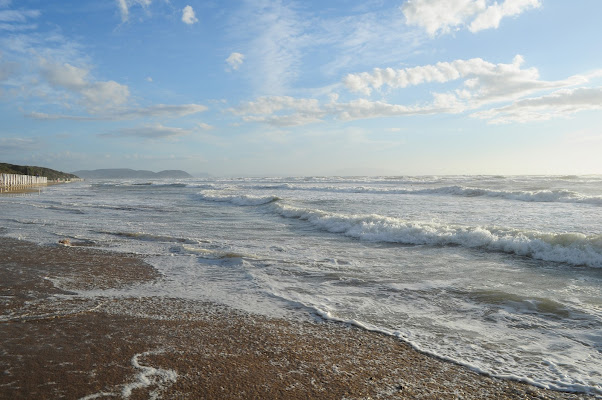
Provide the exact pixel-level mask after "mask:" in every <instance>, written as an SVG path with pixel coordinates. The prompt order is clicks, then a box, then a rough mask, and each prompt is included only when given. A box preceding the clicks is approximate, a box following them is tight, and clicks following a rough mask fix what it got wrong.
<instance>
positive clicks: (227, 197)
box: [199, 190, 280, 206]
mask: <svg viewBox="0 0 602 400" xmlns="http://www.w3.org/2000/svg"><path fill="white" fill-rule="evenodd" d="M199 196H200V197H201V199H203V200H209V201H219V202H227V203H232V204H235V205H237V206H260V205H263V204H268V203H273V202H275V201H278V200H280V197H278V196H253V195H248V194H223V193H221V192H220V191H216V190H206V191H203V192H200V193H199Z"/></svg>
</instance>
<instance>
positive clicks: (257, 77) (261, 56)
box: [232, 1, 312, 95]
mask: <svg viewBox="0 0 602 400" xmlns="http://www.w3.org/2000/svg"><path fill="white" fill-rule="evenodd" d="M283 3H284V2H280V1H275V2H272V1H247V2H245V7H243V9H242V11H241V14H237V15H236V16H235V17H233V18H235V19H234V21H232V24H233V26H235V27H236V28H235V29H236V30H235V33H237V34H238V35H240V37H241V38H243V40H248V41H249V43H247V44H245V46H246V47H247V50H246V51H245V57H247V58H248V61H247V64H246V69H247V70H248V71H249V73H250V74H251V75H250V76H251V77H252V80H253V84H254V86H255V88H256V90H257V91H258V92H259V93H260V94H262V95H279V94H282V93H285V92H286V91H287V89H288V88H289V87H290V86H291V83H292V82H293V81H294V80H295V79H296V78H297V76H298V75H299V71H300V64H301V59H302V58H303V55H304V53H303V50H304V48H305V47H306V46H309V45H311V44H312V42H311V39H310V35H308V34H307V33H308V32H307V30H306V29H305V28H306V27H305V25H306V24H307V22H306V20H304V19H303V17H302V16H300V15H299V14H298V12H297V11H296V10H295V9H294V5H293V4H283Z"/></svg>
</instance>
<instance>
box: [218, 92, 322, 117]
mask: <svg viewBox="0 0 602 400" xmlns="http://www.w3.org/2000/svg"><path fill="white" fill-rule="evenodd" d="M283 109H295V110H297V111H302V112H314V111H318V110H319V109H320V104H319V102H318V100H316V99H297V98H294V97H291V96H265V97H259V98H258V99H257V100H255V101H249V102H247V103H244V104H243V105H241V106H239V107H236V108H231V109H230V110H229V111H231V112H233V113H234V114H237V115H242V114H264V115H269V114H273V113H274V112H277V111H280V110H283Z"/></svg>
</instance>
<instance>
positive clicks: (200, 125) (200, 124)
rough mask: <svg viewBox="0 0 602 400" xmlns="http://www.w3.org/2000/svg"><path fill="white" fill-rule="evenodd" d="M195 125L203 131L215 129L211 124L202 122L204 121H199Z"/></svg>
mask: <svg viewBox="0 0 602 400" xmlns="http://www.w3.org/2000/svg"><path fill="white" fill-rule="evenodd" d="M197 126H198V127H199V128H201V129H202V130H204V131H210V130H212V129H215V128H214V127H213V126H211V125H209V124H206V123H204V122H199V123H198V124H197Z"/></svg>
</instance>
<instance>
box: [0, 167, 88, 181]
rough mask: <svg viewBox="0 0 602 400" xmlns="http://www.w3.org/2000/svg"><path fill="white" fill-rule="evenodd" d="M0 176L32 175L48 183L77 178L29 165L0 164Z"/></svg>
mask: <svg viewBox="0 0 602 400" xmlns="http://www.w3.org/2000/svg"><path fill="white" fill-rule="evenodd" d="M0 174H17V175H33V176H45V177H46V178H48V180H49V181H56V180H59V179H60V180H69V179H76V178H79V177H78V176H77V175H74V174H68V173H66V172H61V171H57V170H54V169H50V168H44V167H34V166H31V165H15V164H6V163H0Z"/></svg>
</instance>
